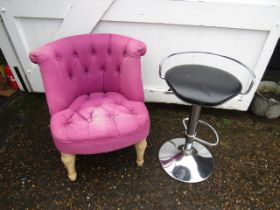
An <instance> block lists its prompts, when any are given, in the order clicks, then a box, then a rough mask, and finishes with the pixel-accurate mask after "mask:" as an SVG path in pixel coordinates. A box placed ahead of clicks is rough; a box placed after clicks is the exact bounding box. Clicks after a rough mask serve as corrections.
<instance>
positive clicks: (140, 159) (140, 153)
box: [135, 139, 147, 166]
mask: <svg viewBox="0 0 280 210" xmlns="http://www.w3.org/2000/svg"><path fill="white" fill-rule="evenodd" d="M146 147H147V141H146V139H143V140H142V141H139V142H138V143H136V144H135V150H136V153H137V159H136V163H137V165H138V166H143V164H144V153H145V150H146Z"/></svg>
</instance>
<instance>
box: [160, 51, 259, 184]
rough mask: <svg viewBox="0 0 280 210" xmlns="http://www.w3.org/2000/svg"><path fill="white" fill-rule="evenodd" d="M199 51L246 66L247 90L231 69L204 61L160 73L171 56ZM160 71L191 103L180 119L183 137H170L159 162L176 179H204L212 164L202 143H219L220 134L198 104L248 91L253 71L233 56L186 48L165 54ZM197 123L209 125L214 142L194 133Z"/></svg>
mask: <svg viewBox="0 0 280 210" xmlns="http://www.w3.org/2000/svg"><path fill="white" fill-rule="evenodd" d="M199 53H200V54H206V55H212V56H218V57H222V58H224V59H228V60H230V61H232V62H235V64H237V65H240V66H241V67H242V68H244V69H246V70H247V71H248V73H249V75H250V78H249V79H250V83H249V85H248V88H247V90H246V91H243V87H242V84H241V82H240V80H239V79H237V77H235V76H234V75H232V74H231V73H228V72H226V71H224V70H222V69H219V68H214V67H210V66H206V65H197V64H184V65H178V66H174V67H172V68H170V69H168V70H167V71H166V73H165V74H164V76H163V73H162V72H163V65H164V63H165V62H166V61H167V60H169V59H170V58H171V57H173V56H177V55H182V54H199ZM159 75H160V77H161V78H162V79H164V80H165V81H166V82H167V84H168V86H169V87H170V89H171V91H172V92H174V94H175V95H176V96H177V97H178V98H180V99H181V100H183V101H184V102H187V103H190V104H191V105H192V108H191V113H190V116H189V118H185V119H183V125H184V128H185V137H184V138H176V139H172V140H169V141H167V142H165V143H164V144H163V145H162V146H161V148H160V150H159V160H160V164H161V166H162V168H163V169H164V170H165V171H166V173H167V174H168V175H170V176H171V177H173V178H174V179H176V180H179V181H182V182H188V183H196V182H201V181H204V180H205V179H207V178H208V177H209V176H210V175H211V173H212V171H213V165H214V163H213V157H212V155H211V153H210V152H209V150H208V149H207V148H206V147H205V146H204V145H206V146H210V147H212V146H216V145H217V144H218V143H219V136H218V134H217V131H216V130H215V129H214V128H213V127H212V126H211V125H209V124H208V123H206V122H204V121H202V120H199V116H200V112H201V107H203V106H207V107H215V106H218V105H221V104H223V103H224V102H226V101H228V100H230V99H231V98H233V97H235V96H237V95H238V94H247V93H249V91H250V90H251V88H252V86H253V84H254V82H255V74H254V72H253V71H251V70H250V69H249V68H248V67H247V66H246V65H244V64H243V63H241V62H239V61H238V60H236V59H233V58H230V57H227V56H224V55H220V54H216V53H211V52H201V51H189V52H179V53H174V54H171V55H169V56H168V57H166V58H164V59H163V60H162V62H161V63H160V66H159ZM198 124H201V125H202V126H206V127H208V128H210V130H211V131H212V132H213V133H214V135H215V137H216V140H215V141H214V142H213V143H210V142H208V141H206V140H203V139H201V138H199V137H197V132H196V128H197V125H198Z"/></svg>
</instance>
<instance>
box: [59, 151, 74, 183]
mask: <svg viewBox="0 0 280 210" xmlns="http://www.w3.org/2000/svg"><path fill="white" fill-rule="evenodd" d="M61 161H62V162H63V164H64V166H65V168H66V169H67V172H68V177H69V179H70V180H71V181H75V180H76V179H77V172H76V169H75V161H76V155H72V154H64V153H61Z"/></svg>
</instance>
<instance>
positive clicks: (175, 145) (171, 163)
mask: <svg viewBox="0 0 280 210" xmlns="http://www.w3.org/2000/svg"><path fill="white" fill-rule="evenodd" d="M185 141H186V140H185V139H184V138H177V139H172V140H170V141H168V142H165V143H164V144H163V145H162V146H161V148H160V150H159V161H160V164H161V166H162V168H163V169H164V170H165V171H166V173H167V174H168V175H169V176H171V177H172V178H174V179H176V180H178V181H182V182H188V183H196V182H201V181H203V180H205V179H207V178H208V177H209V176H210V175H211V173H212V171H213V158H212V155H211V153H210V152H209V151H208V149H207V148H206V147H205V146H203V145H202V144H200V143H197V142H195V141H194V142H193V150H192V151H191V152H187V151H183V149H182V148H184V145H185Z"/></svg>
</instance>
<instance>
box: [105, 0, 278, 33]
mask: <svg viewBox="0 0 280 210" xmlns="http://www.w3.org/2000/svg"><path fill="white" fill-rule="evenodd" d="M277 18H278V20H279V19H280V14H279V6H272V5H270V4H265V5H260V4H247V5H246V4H236V3H221V2H217V3H213V2H209V1H208V0H204V1H177V0H176V1H172V0H153V1H151V0H118V1H117V2H115V3H114V4H113V5H112V7H111V8H110V10H108V12H107V13H106V14H105V15H104V16H103V18H102V20H106V21H118V22H120V21H122V22H142V23H159V24H178V25H198V26H199V25H200V26H213V27H225V28H239V29H252V30H271V28H273V27H274V26H275V24H276V23H275V19H277Z"/></svg>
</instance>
